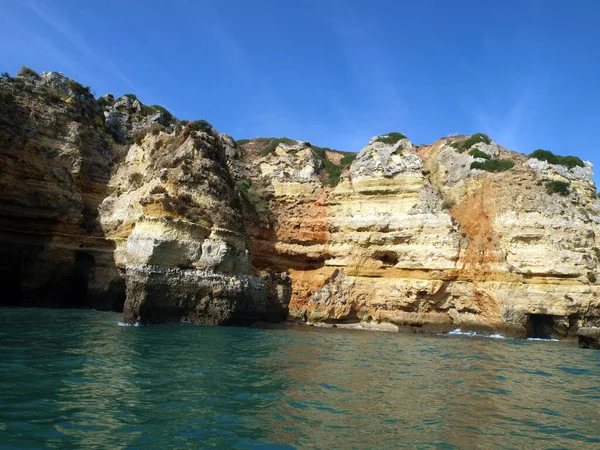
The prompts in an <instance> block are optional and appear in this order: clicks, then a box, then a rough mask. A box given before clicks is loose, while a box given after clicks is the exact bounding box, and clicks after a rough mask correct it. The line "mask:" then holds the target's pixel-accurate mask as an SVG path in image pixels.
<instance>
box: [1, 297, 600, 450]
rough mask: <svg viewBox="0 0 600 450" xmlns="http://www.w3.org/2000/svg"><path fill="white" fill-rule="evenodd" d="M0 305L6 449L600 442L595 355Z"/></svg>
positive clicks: (465, 340) (510, 344)
mask: <svg viewBox="0 0 600 450" xmlns="http://www.w3.org/2000/svg"><path fill="white" fill-rule="evenodd" d="M119 319H120V315H119V314H115V313H104V312H95V311H85V310H43V309H8V308H7V309H0V448H81V447H85V448H110V449H119V448H156V449H165V448H172V447H183V448H243V449H244V448H263V447H264V448H320V449H329V448H443V449H446V448H447V449H451V448H485V449H488V448H536V449H541V448H588V449H589V448H600V352H598V351H591V350H580V349H578V348H577V347H576V345H575V344H572V343H562V342H531V341H513V340H502V339H489V338H479V337H465V336H427V335H410V334H402V333H376V332H349V331H341V330H316V329H313V328H308V327H307V328H300V329H299V328H292V329H275V330H273V329H253V328H227V327H209V326H191V325H163V326H155V327H122V326H118V325H117V323H118V321H119Z"/></svg>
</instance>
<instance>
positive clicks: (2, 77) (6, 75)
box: [0, 72, 12, 80]
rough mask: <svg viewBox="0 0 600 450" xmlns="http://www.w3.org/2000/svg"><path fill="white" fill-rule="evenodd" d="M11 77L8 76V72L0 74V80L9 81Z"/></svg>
mask: <svg viewBox="0 0 600 450" xmlns="http://www.w3.org/2000/svg"><path fill="white" fill-rule="evenodd" d="M11 79H12V77H11V76H10V73H8V72H2V73H1V74H0V80H11Z"/></svg>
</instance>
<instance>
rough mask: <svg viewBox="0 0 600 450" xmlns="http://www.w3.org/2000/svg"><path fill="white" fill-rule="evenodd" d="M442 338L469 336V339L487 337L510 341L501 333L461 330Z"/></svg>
mask: <svg viewBox="0 0 600 450" xmlns="http://www.w3.org/2000/svg"><path fill="white" fill-rule="evenodd" d="M440 336H469V337H485V338H491V339H508V338H507V337H506V336H503V335H501V334H500V333H495V334H480V333H476V332H475V331H462V330H461V329H460V328H457V329H456V330H452V331H450V332H448V334H440Z"/></svg>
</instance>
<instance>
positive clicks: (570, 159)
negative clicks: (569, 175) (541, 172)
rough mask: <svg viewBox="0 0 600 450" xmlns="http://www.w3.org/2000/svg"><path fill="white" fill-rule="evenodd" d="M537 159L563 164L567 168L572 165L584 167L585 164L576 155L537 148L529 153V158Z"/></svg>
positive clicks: (570, 167)
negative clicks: (560, 153)
mask: <svg viewBox="0 0 600 450" xmlns="http://www.w3.org/2000/svg"><path fill="white" fill-rule="evenodd" d="M532 158H535V159H538V160H540V161H546V162H547V163H548V164H555V165H563V166H567V167H568V168H569V169H572V168H574V167H585V164H584V163H583V161H582V160H581V158H578V157H577V156H560V155H555V154H554V153H552V152H550V151H548V150H542V149H538V150H536V151H535V152H533V153H531V154H530V155H529V159H532Z"/></svg>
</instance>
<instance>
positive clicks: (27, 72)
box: [17, 66, 42, 80]
mask: <svg viewBox="0 0 600 450" xmlns="http://www.w3.org/2000/svg"><path fill="white" fill-rule="evenodd" d="M17 76H18V77H31V78H35V79H36V80H39V79H41V78H42V77H40V74H39V73H37V72H36V71H35V70H33V69H31V68H29V67H26V66H21V70H19V72H18V73H17Z"/></svg>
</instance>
